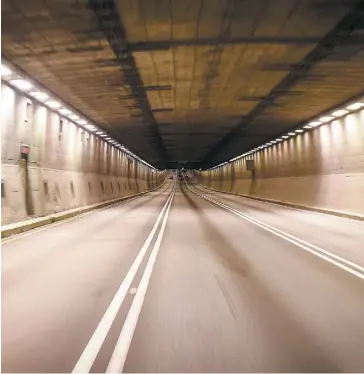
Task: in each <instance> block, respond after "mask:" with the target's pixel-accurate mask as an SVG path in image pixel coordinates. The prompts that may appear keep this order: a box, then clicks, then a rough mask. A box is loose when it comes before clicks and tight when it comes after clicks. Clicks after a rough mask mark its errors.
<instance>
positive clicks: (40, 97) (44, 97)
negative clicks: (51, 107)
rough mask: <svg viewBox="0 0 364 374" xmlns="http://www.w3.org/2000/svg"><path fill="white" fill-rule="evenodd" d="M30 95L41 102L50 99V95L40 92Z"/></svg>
mask: <svg viewBox="0 0 364 374" xmlns="http://www.w3.org/2000/svg"><path fill="white" fill-rule="evenodd" d="M29 95H30V96H33V97H35V98H36V99H37V100H39V101H44V100H47V99H48V95H47V94H45V93H44V92H40V91H32V92H30V93H29Z"/></svg>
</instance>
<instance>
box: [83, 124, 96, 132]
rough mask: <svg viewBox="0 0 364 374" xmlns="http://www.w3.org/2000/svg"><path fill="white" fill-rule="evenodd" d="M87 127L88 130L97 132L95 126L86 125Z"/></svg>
mask: <svg viewBox="0 0 364 374" xmlns="http://www.w3.org/2000/svg"><path fill="white" fill-rule="evenodd" d="M85 127H86V129H87V130H90V131H96V127H95V126H94V125H86V126H85Z"/></svg>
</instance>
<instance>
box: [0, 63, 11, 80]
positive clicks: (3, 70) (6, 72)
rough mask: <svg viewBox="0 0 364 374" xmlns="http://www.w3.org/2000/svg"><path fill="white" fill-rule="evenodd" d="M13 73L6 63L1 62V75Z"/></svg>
mask: <svg viewBox="0 0 364 374" xmlns="http://www.w3.org/2000/svg"><path fill="white" fill-rule="evenodd" d="M11 74H13V72H12V71H11V70H10V69H9V68H8V67H7V66H6V65H3V64H1V70H0V76H2V77H6V76H7V75H11Z"/></svg>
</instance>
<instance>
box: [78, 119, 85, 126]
mask: <svg viewBox="0 0 364 374" xmlns="http://www.w3.org/2000/svg"><path fill="white" fill-rule="evenodd" d="M76 122H77V123H78V124H79V125H82V126H83V125H86V124H87V121H86V120H84V119H83V118H81V119H78V120H76Z"/></svg>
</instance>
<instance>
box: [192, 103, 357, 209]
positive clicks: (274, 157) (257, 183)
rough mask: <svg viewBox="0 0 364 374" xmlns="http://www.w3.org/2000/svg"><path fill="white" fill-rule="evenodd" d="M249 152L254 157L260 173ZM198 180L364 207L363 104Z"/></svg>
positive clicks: (319, 203) (313, 202)
mask: <svg viewBox="0 0 364 374" xmlns="http://www.w3.org/2000/svg"><path fill="white" fill-rule="evenodd" d="M247 158H250V159H254V160H255V167H256V170H255V176H253V174H252V172H251V171H247V170H246V165H245V161H246V159H247ZM199 181H200V183H201V184H203V185H205V186H207V187H210V188H213V189H216V190H221V191H225V192H232V193H235V194H241V195H247V196H252V197H260V198H266V199H272V200H279V201H282V202H287V203H292V204H298V205H305V206H311V207H319V208H324V209H334V210H343V211H348V212H355V213H363V212H364V110H361V111H359V112H355V113H352V114H349V115H347V116H346V117H343V118H341V119H338V120H335V121H333V122H331V123H328V124H324V125H321V126H320V127H318V128H315V129H311V130H309V131H307V132H305V133H303V134H300V135H298V136H295V137H293V138H290V139H288V140H286V141H284V142H281V143H278V144H276V145H274V146H271V147H269V148H266V149H263V150H261V151H259V152H256V153H254V154H253V155H249V156H247V157H244V158H241V159H239V160H236V161H234V162H231V163H229V164H226V165H224V166H222V167H219V168H216V169H213V170H210V171H202V172H199Z"/></svg>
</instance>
